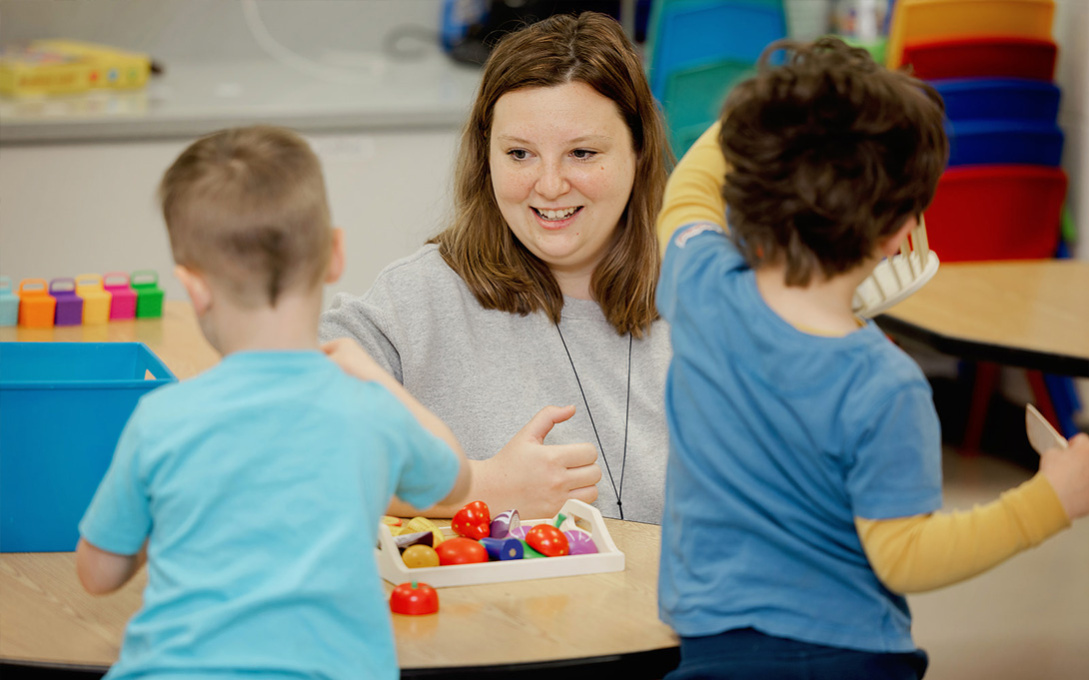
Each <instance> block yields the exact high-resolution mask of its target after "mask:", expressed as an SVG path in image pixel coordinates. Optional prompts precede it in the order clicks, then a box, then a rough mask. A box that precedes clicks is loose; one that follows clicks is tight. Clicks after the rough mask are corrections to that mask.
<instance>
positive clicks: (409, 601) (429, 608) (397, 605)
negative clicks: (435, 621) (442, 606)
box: [389, 581, 439, 616]
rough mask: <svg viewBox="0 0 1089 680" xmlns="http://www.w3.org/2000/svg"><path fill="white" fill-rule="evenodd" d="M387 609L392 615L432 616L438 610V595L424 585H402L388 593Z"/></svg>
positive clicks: (413, 583)
mask: <svg viewBox="0 0 1089 680" xmlns="http://www.w3.org/2000/svg"><path fill="white" fill-rule="evenodd" d="M389 608H390V611H392V612H393V613H394V614H409V615H413V616H415V615H419V614H434V613H435V612H437V611H438V610H439V594H438V592H437V591H436V590H435V589H434V588H432V587H431V586H429V585H427V584H426V583H416V582H415V581H413V582H412V583H402V584H401V585H399V586H397V587H396V588H394V589H393V592H392V593H390V595H389Z"/></svg>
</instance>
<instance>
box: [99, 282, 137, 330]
mask: <svg viewBox="0 0 1089 680" xmlns="http://www.w3.org/2000/svg"><path fill="white" fill-rule="evenodd" d="M102 287H103V288H105V289H106V291H108V292H109V293H110V295H111V296H112V297H111V298H110V321H122V320H126V319H135V318H136V291H135V290H133V289H132V286H130V285H129V275H128V274H126V273H125V272H109V273H108V274H103V275H102Z"/></svg>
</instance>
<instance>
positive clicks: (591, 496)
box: [478, 406, 601, 518]
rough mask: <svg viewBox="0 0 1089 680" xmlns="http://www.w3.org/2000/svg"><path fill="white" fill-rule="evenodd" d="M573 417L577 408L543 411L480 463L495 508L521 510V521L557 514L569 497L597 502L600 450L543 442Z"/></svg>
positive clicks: (519, 511)
mask: <svg viewBox="0 0 1089 680" xmlns="http://www.w3.org/2000/svg"><path fill="white" fill-rule="evenodd" d="M573 415H575V407H574V406H562V407H561V406H546V407H544V408H543V409H541V410H540V411H538V412H537V414H536V415H535V416H533V418H531V419H530V421H529V422H528V423H527V424H526V426H525V427H523V428H522V429H521V430H520V431H519V432H518V434H516V435H514V437H513V438H512V439H511V440H510V441H509V442H508V443H507V445H506V446H504V447H503V448H502V449H501V450H500V451H499V453H497V454H496V455H495V457H493V458H491V459H490V460H488V461H482V462H484V463H487V464H488V465H487V468H488V469H487V471H485V470H482V469H480V474H481V476H482V477H483V479H481V480H480V481H481V483H482V484H486V485H487V486H488V487H490V490H491V492H492V495H494V498H495V500H493V501H489V504H490V505H491V507H494V508H496V509H497V510H502V509H510V508H517V510H518V513H519V514H520V515H521V516H522V517H526V518H539V517H551V516H553V515H555V514H556V513H557V512H559V509H560V507H561V506H562V505H563V504H564V501H566V500H567V499H568V498H577V499H579V500H580V501H585V502H587V503H592V502H594V500H595V499H597V483H598V480H600V479H601V468H600V467H598V464H597V449H596V448H594V446H593V445H592V444H589V443H582V444H545V443H544V440H545V437H547V436H548V433H549V432H551V431H552V427H553V426H554V425H556V423H562V422H563V421H565V420H567V419H568V418H570V417H571V416H573ZM480 467H481V468H483V467H484V466H483V465H481V466H480ZM478 469H479V468H478Z"/></svg>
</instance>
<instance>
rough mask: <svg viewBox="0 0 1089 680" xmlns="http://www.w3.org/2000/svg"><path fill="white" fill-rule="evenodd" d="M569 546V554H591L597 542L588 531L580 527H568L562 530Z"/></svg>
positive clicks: (595, 549) (594, 550) (595, 548)
mask: <svg viewBox="0 0 1089 680" xmlns="http://www.w3.org/2000/svg"><path fill="white" fill-rule="evenodd" d="M563 535H564V536H566V537H567V545H568V546H569V548H570V552H569V553H568V554H569V555H592V554H594V553H596V552H597V544H596V543H594V539H593V538H592V537H591V536H590V533H589V532H587V531H583V530H582V529H568V530H567V531H565V532H563Z"/></svg>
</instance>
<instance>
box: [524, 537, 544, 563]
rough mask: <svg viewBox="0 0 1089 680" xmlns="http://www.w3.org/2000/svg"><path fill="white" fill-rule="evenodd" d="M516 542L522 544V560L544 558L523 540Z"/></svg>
mask: <svg viewBox="0 0 1089 680" xmlns="http://www.w3.org/2000/svg"><path fill="white" fill-rule="evenodd" d="M518 542H519V543H521V544H522V559H524V560H534V559H537V558H538V557H544V555H542V554H541V553H539V552H537V551H536V550H534V549H533V546H531V545H530V544H529V543H526V542H525V540H521V541H518Z"/></svg>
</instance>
